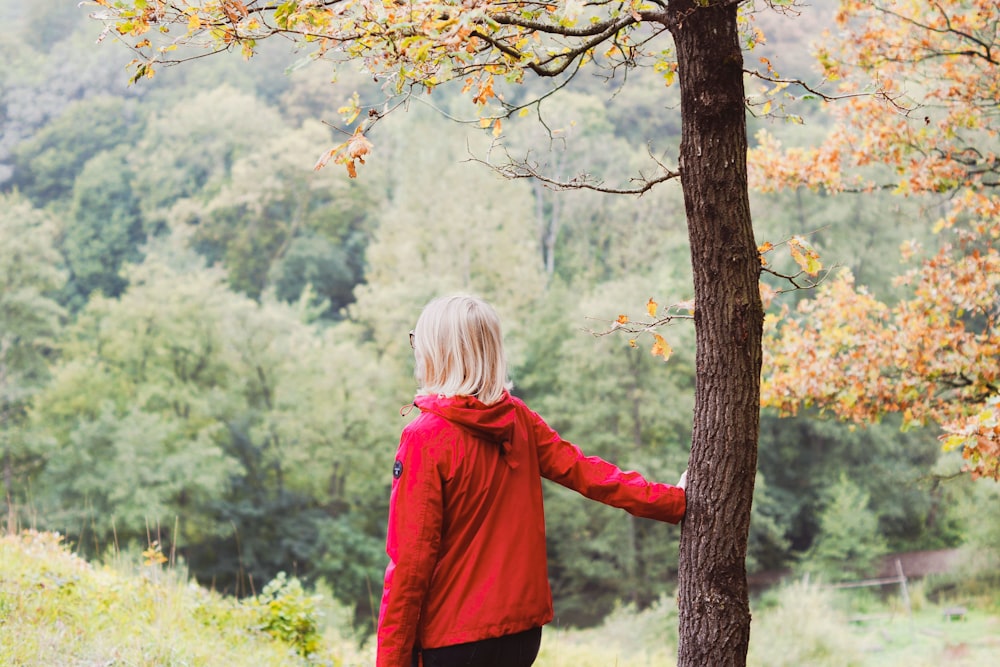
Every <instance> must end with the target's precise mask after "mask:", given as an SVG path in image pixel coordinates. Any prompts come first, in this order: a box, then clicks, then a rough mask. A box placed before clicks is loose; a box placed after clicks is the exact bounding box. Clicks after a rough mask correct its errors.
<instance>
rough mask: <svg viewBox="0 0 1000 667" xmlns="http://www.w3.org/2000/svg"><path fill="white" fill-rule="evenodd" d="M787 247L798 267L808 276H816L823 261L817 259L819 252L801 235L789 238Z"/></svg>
mask: <svg viewBox="0 0 1000 667" xmlns="http://www.w3.org/2000/svg"><path fill="white" fill-rule="evenodd" d="M788 249H789V251H790V252H791V254H792V259H794V260H795V263H796V264H798V265H799V268H801V269H802V270H803V271H805V272H806V273H807V274H809V275H810V276H816V275H818V274H819V272H820V271H821V270H822V268H823V263H822V262H821V261H820V259H819V253H818V252H816V250H815V249H814V248H813V247H812V246H811V245H809V244H808V243H807V242H806V240H805V239H803V238H802V237H801V236H793V237H792V238H791V239H789V240H788Z"/></svg>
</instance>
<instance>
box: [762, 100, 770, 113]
mask: <svg viewBox="0 0 1000 667" xmlns="http://www.w3.org/2000/svg"><path fill="white" fill-rule="evenodd" d="M760 112H761V113H762V114H765V115H766V114H769V113H771V100H768V101H767V102H764V108H763V109H761V110H760Z"/></svg>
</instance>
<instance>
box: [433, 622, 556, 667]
mask: <svg viewBox="0 0 1000 667" xmlns="http://www.w3.org/2000/svg"><path fill="white" fill-rule="evenodd" d="M541 643H542V629H541V628H532V629H531V630H525V631H524V632H518V633H517V634H514V635H504V636H503V637H496V638H494V639H483V640H481V641H478V642H469V643H468V644H455V645H454V646H442V647H441V648H428V649H424V651H423V656H424V667H531V664H532V663H533V662H535V657H536V656H537V655H538V647H539V646H540V645H541ZM417 664H418V662H417V656H416V655H415V654H414V656H413V667H417Z"/></svg>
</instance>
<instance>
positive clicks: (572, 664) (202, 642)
mask: <svg viewBox="0 0 1000 667" xmlns="http://www.w3.org/2000/svg"><path fill="white" fill-rule="evenodd" d="M954 591H955V592H952V593H949V595H950V597H949V598H947V599H941V600H938V601H937V602H935V603H931V602H930V601H929V600H928V598H929V597H931V596H929V595H928V594H926V592H925V588H924V584H919V583H918V584H916V585H913V586H911V591H910V598H911V605H910V611H909V612H908V611H907V610H906V609H905V607H904V606H903V605H902V604H901V603H900V602H899V601H898V600H897V599H892V598H890V599H887V600H886V599H882V598H880V597H877V596H875V595H873V594H871V593H863V592H862V593H858V592H846V591H842V592H836V591H832V590H830V589H826V588H822V587H820V586H817V585H815V584H812V585H811V584H808V583H805V582H796V583H792V584H788V585H785V586H783V587H780V588H778V589H774V590H773V591H771V592H770V593H768V594H767V595H765V596H763V597H762V598H760V599H757V600H755V601H754V603H753V605H752V607H753V626H752V628H751V642H750V652H749V655H748V665H750V666H751V667H782V666H788V667H792V666H795V667H827V666H829V667H903V666H906V667H925V666H926V667H930V666H932V665H933V666H937V665H949V666H950V667H951V666H954V667H964V666H966V665H968V666H970V667H971V666H972V665H976V666H979V665H992V664H1000V596H998V595H997V594H996V593H995V590H992V589H988V588H983V587H982V586H980V587H979V588H978V589H969V590H965V589H962V588H961V587H955V588H954ZM956 605H959V606H963V607H966V608H967V609H968V613H967V614H966V617H965V619H964V620H947V619H946V617H945V616H944V614H943V609H944V608H947V607H952V606H956ZM676 645H677V607H676V603H675V600H673V599H672V598H669V597H664V598H661V599H660V600H659V601H658V602H657V603H656V604H654V605H653V606H651V607H650V608H648V609H645V610H642V611H636V610H635V609H634V608H631V607H622V608H620V609H618V610H616V611H615V612H614V613H612V614H611V615H610V616H608V618H607V619H605V621H604V623H603V624H601V625H600V626H598V627H595V628H588V629H573V628H562V627H559V625H558V623H553V624H551V625H549V626H548V627H547V628H546V629H545V631H544V632H543V635H542V647H541V651H540V653H539V657H538V660H537V661H536V663H535V664H536V666H537V667H626V666H627V667H673V665H674V664H675V656H676ZM374 657H375V656H374V647H373V646H372V642H370V641H369V642H367V643H366V644H365V645H364V646H361V647H359V646H358V642H357V639H356V638H355V636H354V634H353V632H352V631H351V629H350V614H349V611H348V610H347V609H346V608H344V607H343V606H341V605H338V604H336V603H334V602H333V601H332V596H331V595H330V594H329V592H325V593H320V594H315V593H310V592H307V591H305V590H303V589H302V587H301V586H300V585H299V583H298V582H297V581H296V580H294V579H285V578H284V577H279V578H278V579H277V580H276V581H274V582H271V583H270V584H268V586H267V587H265V589H264V590H263V591H261V594H260V595H258V596H257V597H255V598H250V599H245V600H236V599H233V598H228V597H223V596H221V595H218V594H216V593H212V592H210V591H207V590H205V589H203V588H200V587H198V586H195V585H193V584H191V583H190V582H189V581H188V580H187V577H186V575H185V574H184V573H183V572H182V571H181V570H180V569H179V568H172V567H163V565H162V564H161V563H160V559H159V558H157V552H156V551H155V550H151V551H147V552H146V553H144V554H143V557H142V558H138V557H137V558H134V559H128V558H126V557H124V556H119V557H117V558H116V559H115V560H114V562H112V563H110V564H106V565H95V564H90V563H87V562H85V561H83V560H81V559H80V558H78V557H76V556H75V555H73V554H72V553H71V552H70V551H69V550H68V549H67V548H66V547H65V546H64V545H63V544H62V543H61V541H60V539H59V537H58V536H56V535H53V534H50V533H36V532H25V533H22V534H21V535H18V536H5V537H0V665H3V666H4V667H42V666H44V667H53V666H58V667H126V666H128V667H146V666H149V667H152V666H156V667H161V666H170V667H181V666H206V667H211V666H215V665H223V666H227V667H228V666H230V665H240V666H241V667H243V666H247V667H255V666H262V667H265V666H266V667H285V666H288V667H312V666H314V665H316V666H319V665H323V666H328V667H355V666H361V665H372V664H374V662H375V660H374Z"/></svg>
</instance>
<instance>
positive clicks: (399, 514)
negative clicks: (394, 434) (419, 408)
mask: <svg viewBox="0 0 1000 667" xmlns="http://www.w3.org/2000/svg"><path fill="white" fill-rule="evenodd" d="M441 494H442V485H441V476H440V475H439V474H438V470H437V466H436V464H435V461H434V455H433V448H432V447H430V446H428V444H427V443H426V442H422V438H420V437H419V435H418V434H415V433H408V432H406V431H404V433H403V437H402V438H401V440H400V444H399V450H398V452H397V454H396V462H395V463H394V468H393V481H392V494H391V496H390V497H389V527H388V533H387V535H386V553H387V554H388V555H389V566H388V567H387V568H386V570H385V584H384V587H383V589H382V606H381V609H380V610H379V620H378V657H377V659H376V665H377V667H410V662H411V659H412V652H413V647H414V645H415V643H416V641H417V627H418V624H419V621H420V609H421V607H422V606H423V603H424V598H425V597H426V593H427V589H428V587H429V585H430V581H431V575H432V574H433V572H434V566H435V563H436V562H437V555H438V549H439V547H440V543H441V520H442V495H441Z"/></svg>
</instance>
